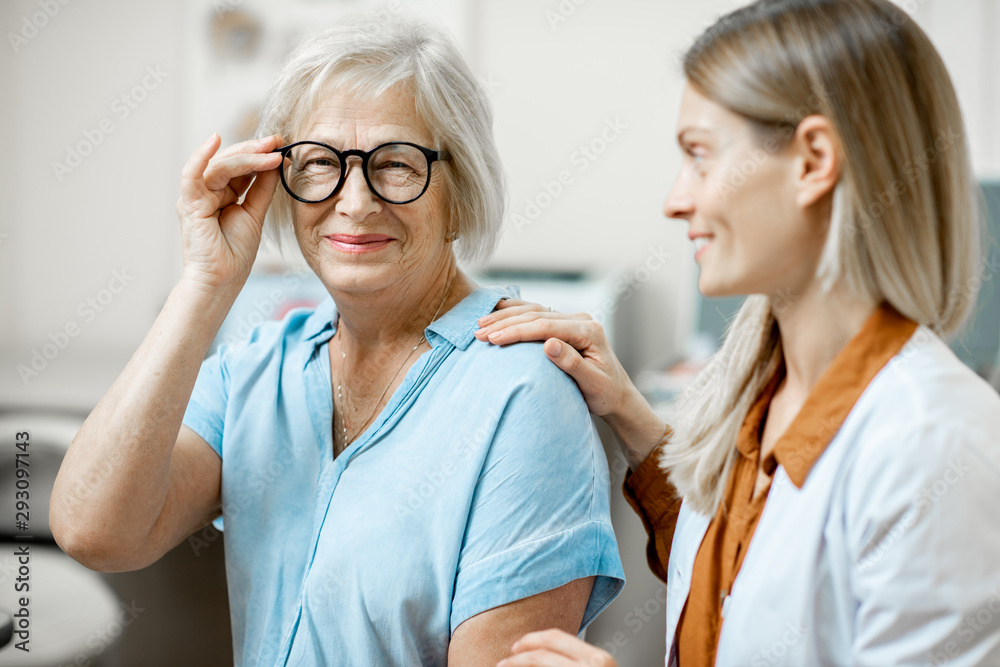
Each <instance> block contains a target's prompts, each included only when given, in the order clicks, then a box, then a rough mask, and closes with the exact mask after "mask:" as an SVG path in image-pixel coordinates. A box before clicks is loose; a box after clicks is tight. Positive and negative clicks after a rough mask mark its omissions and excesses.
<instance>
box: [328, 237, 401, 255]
mask: <svg viewBox="0 0 1000 667" xmlns="http://www.w3.org/2000/svg"><path fill="white" fill-rule="evenodd" d="M326 239H327V240H328V241H329V242H330V245H332V246H333V247H334V248H336V249H337V250H342V251H343V252H374V251H376V250H381V249H382V248H384V247H386V246H387V245H389V243H390V242H391V241H393V240H394V239H393V238H392V237H391V236H386V235H385V234H359V235H357V236H355V235H352V234H331V235H330V236H327V237H326Z"/></svg>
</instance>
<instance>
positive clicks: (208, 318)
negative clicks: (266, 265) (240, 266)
mask: <svg viewBox="0 0 1000 667" xmlns="http://www.w3.org/2000/svg"><path fill="white" fill-rule="evenodd" d="M241 288H242V285H223V286H221V287H216V286H212V285H208V284H206V283H204V282H202V281H199V280H197V279H191V278H186V277H183V276H182V277H181V279H180V280H178V281H177V284H176V285H174V288H173V290H171V292H170V296H169V297H168V302H172V303H173V304H174V305H175V306H177V307H180V308H181V309H182V310H183V311H186V312H187V313H188V314H191V315H194V316H196V317H197V319H198V321H200V322H202V323H204V324H205V325H207V326H209V327H213V328H216V329H217V328H218V327H220V326H222V322H223V320H225V319H226V315H228V314H229V311H230V310H231V309H232V307H233V303H235V301H236V297H237V296H239V293H240V290H241Z"/></svg>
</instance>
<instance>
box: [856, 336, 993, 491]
mask: <svg viewBox="0 0 1000 667" xmlns="http://www.w3.org/2000/svg"><path fill="white" fill-rule="evenodd" d="M843 431H844V433H843V437H844V439H845V440H847V441H848V442H849V444H850V446H851V449H853V453H852V454H853V455H851V456H849V457H848V460H849V461H850V462H851V468H852V470H853V473H852V475H851V478H852V479H855V480H856V481H859V480H868V481H869V482H871V485H872V486H885V485H888V486H896V487H899V488H903V487H906V488H909V487H912V486H914V485H916V486H917V487H919V486H920V484H923V483H932V482H933V481H934V480H936V479H937V478H938V477H940V476H941V475H943V474H945V472H947V471H948V470H953V469H954V468H955V466H956V465H965V463H966V462H971V461H976V464H977V465H978V466H980V472H981V473H982V474H981V475H976V476H975V477H976V478H977V479H980V480H981V481H983V482H984V483H988V484H995V483H1000V446H998V445H1000V394H997V392H996V391H995V390H994V389H993V388H992V387H991V386H990V385H989V383H987V382H986V381H985V380H984V379H982V378H980V377H979V376H978V375H976V374H975V372H973V371H972V369H970V368H969V367H968V366H966V365H965V364H964V363H962V361H961V360H959V359H958V357H956V356H955V354H954V353H953V352H952V351H951V350H950V349H949V348H948V346H947V344H945V343H944V341H942V340H941V339H940V338H938V337H937V336H936V335H935V334H934V333H933V332H931V331H930V330H929V329H927V328H926V327H919V328H918V329H917V331H916V332H915V333H914V334H913V336H912V337H911V339H910V341H909V342H907V344H906V346H904V348H903V349H902V350H901V351H900V352H899V354H897V355H896V356H895V357H894V358H893V359H892V360H890V362H889V363H888V364H887V365H886V366H885V367H884V368H883V369H882V371H881V372H880V373H879V374H878V375H876V377H875V379H873V380H872V382H871V383H870V384H869V386H868V388H867V389H866V390H865V393H864V394H862V396H861V398H860V399H859V401H858V404H857V405H856V406H855V409H854V410H852V412H851V414H850V415H848V419H847V421H845V423H844V425H843ZM862 486H868V484H864V483H863V484H862Z"/></svg>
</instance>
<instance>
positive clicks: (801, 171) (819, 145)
mask: <svg viewBox="0 0 1000 667" xmlns="http://www.w3.org/2000/svg"><path fill="white" fill-rule="evenodd" d="M792 146H793V149H794V150H795V152H796V159H795V174H794V177H795V184H794V185H795V190H796V203H797V204H798V205H799V207H800V208H803V209H806V208H810V207H812V206H813V205H815V204H816V203H818V202H820V201H822V200H823V198H824V197H826V195H827V194H830V193H832V192H833V190H834V188H835V187H836V186H837V182H838V181H839V180H840V157H841V151H840V142H839V141H838V140H837V133H836V132H835V131H834V129H833V125H832V124H831V123H830V121H829V120H827V118H826V117H825V116H819V115H812V116H806V117H805V118H803V119H802V120H801V121H800V122H799V124H798V127H796V128H795V136H794V138H793V139H792Z"/></svg>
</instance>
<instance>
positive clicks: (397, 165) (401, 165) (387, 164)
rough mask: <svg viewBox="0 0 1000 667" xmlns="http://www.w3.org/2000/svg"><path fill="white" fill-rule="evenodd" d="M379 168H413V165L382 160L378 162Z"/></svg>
mask: <svg viewBox="0 0 1000 667" xmlns="http://www.w3.org/2000/svg"><path fill="white" fill-rule="evenodd" d="M378 168H379V169H409V170H411V171H412V170H413V167H411V166H410V165H408V164H406V163H405V162H383V163H381V164H379V166H378Z"/></svg>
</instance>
